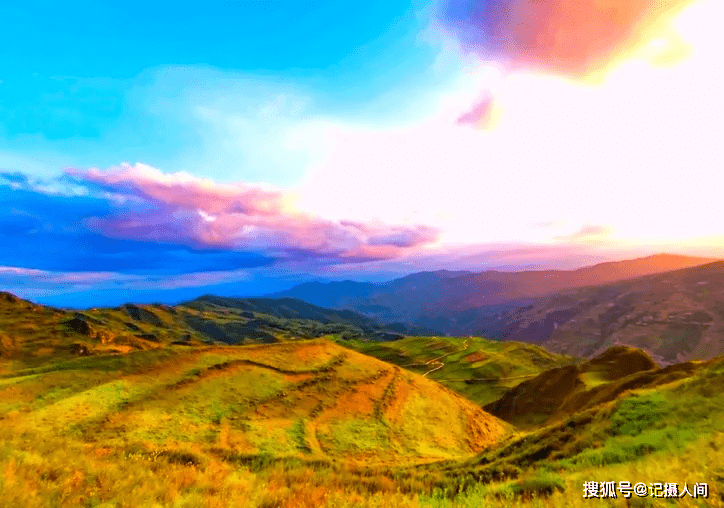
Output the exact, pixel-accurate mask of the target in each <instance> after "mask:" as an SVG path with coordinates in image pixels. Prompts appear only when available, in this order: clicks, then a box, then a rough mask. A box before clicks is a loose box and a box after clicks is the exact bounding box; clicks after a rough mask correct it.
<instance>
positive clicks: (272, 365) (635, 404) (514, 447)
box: [0, 293, 724, 508]
mask: <svg viewBox="0 0 724 508" xmlns="http://www.w3.org/2000/svg"><path fill="white" fill-rule="evenodd" d="M197 303H198V302H197ZM261 310H267V311H273V310H274V309H273V308H267V309H264V308H262V307H259V308H256V309H254V310H248V309H247V310H243V309H240V308H236V309H235V308H230V307H229V306H226V305H222V306H220V305H217V304H216V303H212V302H208V301H205V302H201V303H198V304H193V305H191V304H190V305H180V306H176V307H169V306H163V305H132V304H128V305H124V306H121V307H118V308H115V309H88V310H86V311H83V312H75V311H72V310H63V309H53V308H49V307H43V306H40V305H36V304H33V303H32V302H27V301H24V300H20V299H18V298H16V297H13V296H12V295H9V294H7V293H0V499H1V500H2V503H0V504H2V506H3V507H5V506H7V507H10V508H15V507H26V506H33V507H35V506H38V507H66V506H67V507H71V506H72V507H76V506H103V507H110V506H113V507H121V506H129V507H130V506H133V507H135V506H174V507H175V506H179V507H183V506H189V507H196V506H198V507H226V506H245V507H246V506H249V507H253V508H269V507H283V508H293V507H295V508H296V507H320V506H321V507H330V508H331V507H357V506H370V507H398V506H400V507H410V508H417V507H429V508H433V507H435V508H443V507H445V508H454V507H470V506H475V507H477V506H491V507H506V508H507V507H514V506H517V507H525V508H539V507H551V508H553V507H556V508H557V507H559V506H569V507H579V506H580V507H583V506H590V504H591V503H593V502H595V501H592V500H590V499H584V498H583V484H584V482H591V481H595V482H610V481H613V482H616V484H617V485H618V482H620V481H630V482H631V484H632V485H633V484H635V483H638V482H642V483H644V484H645V485H646V486H647V487H649V486H651V487H653V486H654V484H655V483H656V482H661V483H668V482H675V483H677V484H678V486H679V487H681V488H683V486H684V483H686V484H687V486H688V488H689V489H690V490H691V491H695V487H694V485H695V484H698V485H699V486H700V488H703V487H702V486H701V484H703V483H706V484H707V488H708V497H706V498H702V497H699V498H697V499H694V498H692V497H686V496H685V497H684V498H682V499H680V500H678V501H677V502H676V503H677V505H680V506H684V507H689V506H724V427H723V426H722V424H721V422H722V421H724V409H722V408H724V398H723V397H724V396H723V395H722V394H724V358H714V359H711V360H707V361H701V362H686V363H682V364H676V365H670V366H668V367H665V368H663V369H661V368H658V367H657V366H656V364H655V363H654V362H653V361H652V359H651V358H650V357H649V356H648V355H646V354H645V353H644V352H642V351H640V350H637V349H633V348H625V347H616V348H612V349H609V350H608V351H606V352H605V353H603V354H601V355H599V356H598V357H596V358H594V359H592V360H589V361H584V360H581V359H576V358H573V357H568V356H564V355H555V354H551V353H548V352H547V351H545V350H544V349H543V348H541V347H538V346H533V345H529V344H523V343H512V342H505V343H501V342H495V341H488V340H485V339H480V338H474V337H468V338H455V337H407V338H403V339H400V340H396V341H392V342H380V341H379V340H378V338H379V337H378V336H376V335H375V333H377V332H376V331H374V330H373V333H372V335H365V334H362V335H360V336H358V337H357V338H347V339H344V338H342V334H333V335H331V336H329V339H332V340H329V339H324V338H322V339H319V338H310V339H305V340H302V339H303V337H314V336H315V334H317V333H321V332H323V330H325V329H326V328H325V327H328V326H330V327H338V326H342V327H347V326H351V327H356V325H354V324H349V323H340V322H327V323H322V322H320V321H312V320H309V319H297V318H294V317H280V316H279V315H273V314H265V313H263V312H261ZM285 312H286V311H285ZM249 323H252V325H253V326H248V325H249ZM202 327H208V329H207V330H209V331H212V332H213V331H220V333H223V334H225V336H226V337H228V338H229V342H231V341H232V339H233V341H234V343H235V344H236V345H230V344H225V343H220V342H218V340H216V339H215V337H214V336H213V333H207V331H205V330H202V329H200V328H202ZM241 329H243V330H244V331H241ZM356 329H358V330H361V328H356ZM253 330H256V331H259V332H263V333H268V334H269V335H270V336H271V337H272V339H273V340H271V339H270V340H267V339H266V338H265V337H258V336H253V334H251V333H250V332H251V331H253ZM299 332H304V334H306V335H304V334H302V333H299ZM214 333H215V332H214ZM342 345H344V346H347V347H342ZM351 348H354V349H356V350H357V351H354V350H352V349H351ZM373 356H374V357H376V358H374V357H373ZM403 367H404V368H403ZM461 394H464V395H465V396H467V397H468V398H469V399H470V400H468V399H466V398H464V397H463V396H462V395H461ZM476 402H477V403H476ZM483 404H485V407H486V408H487V409H488V410H489V411H491V412H493V413H495V414H496V415H498V416H499V417H500V419H499V418H496V416H493V415H491V414H490V413H488V412H486V410H484V409H483V408H482V407H481V405H483ZM504 420H507V421H504ZM603 502H606V503H608V504H611V505H613V506H652V505H653V504H657V505H658V504H661V503H663V504H669V502H667V501H666V500H663V499H653V498H651V496H648V495H647V498H643V497H638V496H633V497H632V498H631V499H628V500H627V499H625V498H624V497H623V496H622V495H621V494H620V493H619V495H618V498H617V499H614V500H605V501H603Z"/></svg>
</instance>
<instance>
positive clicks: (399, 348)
mask: <svg viewBox="0 0 724 508" xmlns="http://www.w3.org/2000/svg"><path fill="white" fill-rule="evenodd" d="M339 344H340V345H343V346H345V347H348V348H352V349H354V350H355V351H359V352H361V353H364V354H366V355H370V356H373V357H375V358H378V359H380V360H383V361H385V362H389V363H392V364H395V365H398V366H400V367H403V368H405V369H407V370H410V371H412V372H416V373H419V374H422V375H424V376H426V377H428V378H430V379H433V380H435V381H438V382H439V383H440V384H442V385H444V386H446V387H448V388H450V389H452V390H455V391H456V392H458V393H460V394H462V395H464V396H465V397H467V398H468V399H470V400H472V401H474V402H475V403H477V404H480V405H484V404H488V403H490V402H493V401H495V400H497V399H499V398H500V397H501V396H503V394H504V393H506V392H507V391H508V390H509V389H510V388H512V387H514V386H516V385H518V384H519V383H521V382H523V381H525V380H526V379H530V378H531V377H535V376H537V375H538V374H541V373H542V372H544V371H547V370H548V369H551V368H554V367H561V366H564V365H570V364H573V363H576V362H578V361H582V360H579V359H576V358H574V357H571V356H567V355H558V354H552V353H549V352H548V351H546V350H545V349H543V348H542V347H539V346H535V345H532V344H524V343H520V342H498V341H492V340H487V339H483V338H480V337H464V338H463V337H406V338H404V339H400V340H397V341H394V342H369V341H362V340H347V341H339Z"/></svg>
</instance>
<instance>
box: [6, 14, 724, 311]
mask: <svg viewBox="0 0 724 508" xmlns="http://www.w3.org/2000/svg"><path fill="white" fill-rule="evenodd" d="M722 11H724V7H722V4H721V3H720V2H719V1H718V0H646V1H645V0H412V1H411V2H401V1H396V0H386V1H384V2H382V1H376V0H372V1H370V2H363V3H359V2H346V1H339V0H338V1H335V2H322V1H310V2H287V1H277V2H251V1H247V2H235V1H224V2H218V1H215V0H210V1H208V2H204V3H203V7H200V6H199V4H198V3H197V2H194V3H190V2H183V1H180V2H179V1H177V2H173V3H170V2H163V1H159V2H154V3H152V5H149V4H148V2H143V3H141V2H139V1H135V0H127V1H124V2H115V1H105V2H90V1H69V2H64V3H61V4H59V3H57V2H50V1H39V0H28V1H25V2H10V5H4V6H3V7H2V17H3V19H4V28H3V31H1V32H0V61H2V62H3V66H2V67H1V68H0V241H2V248H0V290H6V291H10V292H13V293H15V294H17V295H19V296H22V297H24V298H29V299H33V300H35V301H39V302H43V303H49V304H53V305H58V306H65V307H89V306H100V305H118V304H121V303H124V302H128V301H135V302H153V301H162V302H169V303H174V302H177V301H181V300H184V299H190V298H193V297H195V296H198V295H201V294H205V293H216V294H223V295H239V296H243V295H250V296H251V295H263V294H266V293H270V292H274V291H279V290H283V289H286V288H289V287H291V286H293V285H295V284H298V283H301V282H305V281H309V280H344V279H351V280H359V281H383V280H389V279H392V278H394V277H399V276H402V275H406V274H409V273H413V272H417V271H422V270H437V269H452V270H458V269H464V270H473V271H483V270H486V269H503V270H517V269H543V268H563V269H565V268H575V267H579V266H583V265H586V264H593V263H596V262H601V261H605V260H612V259H625V258H631V257H639V256H644V255H649V254H652V253H657V252H673V253H681V254H690V255H701V256H707V257H724V229H722V223H721V217H724V200H722V199H721V192H722V189H724V185H723V184H724V176H722V171H721V168H722V167H724V161H722V153H723V152H722V148H721V146H720V145H721V132H723V131H724V125H723V124H724V120H722V119H723V118H724V114H723V113H724V107H723V102H724V99H722V96H721V93H720V86H719V83H720V82H721V80H722V77H724V76H723V74H724V71H722V66H721V62H722V61H724V45H723V44H722V38H721V37H720V36H718V33H719V32H720V30H719V29H718V27H719V20H720V19H721V14H723V12H722ZM39 13H42V14H39Z"/></svg>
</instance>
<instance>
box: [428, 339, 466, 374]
mask: <svg viewBox="0 0 724 508" xmlns="http://www.w3.org/2000/svg"><path fill="white" fill-rule="evenodd" d="M469 345H470V340H469V339H465V341H464V342H463V347H462V348H461V349H459V350H458V351H451V352H450V353H445V354H444V355H442V356H438V357H437V358H433V359H432V360H428V361H426V362H425V363H424V364H423V365H430V366H433V368H432V369H430V370H428V371H427V372H425V373H424V374H423V377H424V376H427V375H428V374H431V373H433V372H435V371H437V370H440V369H442V368H443V367H444V366H445V364H444V363H443V362H441V361H440V360H441V359H442V358H445V357H447V356H450V355H451V354H453V353H462V352H464V351H466V350H467V349H468V347H469Z"/></svg>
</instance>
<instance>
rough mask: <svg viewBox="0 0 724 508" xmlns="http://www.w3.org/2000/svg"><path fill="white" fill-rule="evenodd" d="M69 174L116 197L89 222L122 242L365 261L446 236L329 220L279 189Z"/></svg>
mask: <svg viewBox="0 0 724 508" xmlns="http://www.w3.org/2000/svg"><path fill="white" fill-rule="evenodd" d="M66 174H67V175H69V176H70V177H72V178H73V179H75V180H76V181H78V182H82V183H85V184H95V185H97V186H100V187H101V188H103V190H104V191H105V192H106V193H110V194H111V195H113V196H116V199H114V200H113V203H114V204H115V211H114V213H113V214H112V215H111V216H107V217H105V216H104V217H92V218H89V219H88V221H87V224H88V225H89V226H91V227H92V228H94V229H96V230H97V231H99V232H101V233H102V234H104V235H107V236H111V237H116V238H132V239H143V240H148V241H153V242H160V243H175V244H183V245H189V246H192V247H195V248H209V247H211V248H221V249H249V250H259V251H263V252H267V253H271V254H272V255H277V256H278V257H279V258H280V259H290V258H297V257H303V258H308V257H312V258H329V259H331V260H333V261H334V260H337V261H340V262H351V261H354V262H361V261H368V260H377V259H391V258H396V257H399V256H402V255H404V254H407V253H408V252H410V251H414V249H416V248H418V247H420V246H422V245H425V244H429V243H432V242H434V241H435V240H436V239H437V235H438V232H437V230H435V229H433V228H430V227H427V226H420V225H415V226H387V225H384V224H378V223H375V224H369V223H360V222H353V221H336V222H335V221H330V220H325V219H323V218H320V217H316V216H312V215H310V214H305V213H302V212H300V211H298V210H294V209H292V207H291V206H290V204H289V203H290V202H291V199H290V198H291V196H290V195H289V194H287V193H285V192H282V191H279V190H274V189H265V188H262V187H260V186H251V185H246V184H228V183H218V182H214V181H212V180H208V179H201V178H197V177H194V176H192V175H189V174H187V173H174V174H166V173H163V172H161V171H159V170H158V169H155V168H152V167H150V166H146V165H143V164H136V165H135V166H131V165H128V164H124V165H122V166H119V167H116V168H112V169H110V170H108V171H100V170H98V169H90V170H87V171H82V170H76V169H69V170H67V171H66ZM118 197H120V199H118Z"/></svg>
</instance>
